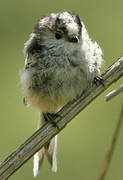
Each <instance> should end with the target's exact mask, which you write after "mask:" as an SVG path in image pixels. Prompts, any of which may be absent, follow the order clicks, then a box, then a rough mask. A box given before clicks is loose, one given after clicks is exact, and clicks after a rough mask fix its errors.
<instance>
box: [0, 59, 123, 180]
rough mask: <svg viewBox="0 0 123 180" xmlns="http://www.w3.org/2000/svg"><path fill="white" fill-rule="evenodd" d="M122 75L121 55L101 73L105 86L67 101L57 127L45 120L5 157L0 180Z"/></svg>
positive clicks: (92, 88)
mask: <svg viewBox="0 0 123 180" xmlns="http://www.w3.org/2000/svg"><path fill="white" fill-rule="evenodd" d="M121 76H123V57H121V58H119V59H118V60H117V61H116V62H114V64H113V65H112V66H111V67H109V68H108V69H107V71H106V72H105V73H104V74H103V75H102V78H103V79H104V82H103V83H104V84H105V87H104V86H103V85H102V84H98V85H97V86H96V85H94V86H93V87H90V88H89V89H88V90H87V91H86V92H85V93H84V94H82V96H81V97H79V98H78V99H76V100H74V101H73V102H71V103H68V104H67V105H66V106H65V107H64V108H63V109H61V110H60V111H59V115H60V116H58V117H56V118H55V119H54V120H55V121H56V123H57V126H58V127H59V128H56V127H54V126H53V125H52V124H51V123H50V122H47V123H46V124H44V126H42V127H41V128H40V129H39V130H38V131H36V132H35V133H34V134H33V135H32V136H31V137H30V138H29V139H28V140H27V141H26V142H24V144H22V145H21V146H20V147H19V148H18V149H17V150H16V151H15V152H13V153H12V154H11V155H10V156H9V157H7V158H6V159H5V160H4V161H3V163H1V165H0V180H6V179H8V177H10V176H11V175H12V174H13V173H14V172H15V171H16V170H17V169H19V168H20V167H21V166H22V165H23V164H24V163H25V162H26V161H27V160H28V159H29V158H31V157H32V156H33V154H34V153H35V152H37V151H38V150H39V149H40V148H41V147H43V146H44V144H46V143H47V142H48V141H49V140H50V139H51V138H52V137H53V136H55V135H56V134H58V133H59V132H60V131H61V130H62V129H63V128H64V127H65V126H66V125H67V123H69V122H70V121H71V119H72V118H74V117H75V116H76V115H77V114H78V113H79V112H80V111H82V110H83V109H84V108H85V107H86V106H87V105H88V104H89V103H91V102H92V101H93V100H94V99H95V98H96V97H97V96H99V95H100V94H101V93H102V92H103V91H105V89H107V88H108V87H109V86H110V85H111V84H112V83H113V82H115V81H117V80H118V79H119V78H120V77H121Z"/></svg>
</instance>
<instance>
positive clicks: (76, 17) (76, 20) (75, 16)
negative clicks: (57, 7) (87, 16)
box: [68, 12, 82, 36]
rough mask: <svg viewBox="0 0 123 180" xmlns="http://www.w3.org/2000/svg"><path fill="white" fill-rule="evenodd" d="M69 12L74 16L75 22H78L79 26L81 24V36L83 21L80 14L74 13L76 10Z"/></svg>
mask: <svg viewBox="0 0 123 180" xmlns="http://www.w3.org/2000/svg"><path fill="white" fill-rule="evenodd" d="M68 13H69V14H70V15H71V16H72V17H73V18H74V21H75V23H77V24H78V26H79V35H80V36H81V32H82V23H81V19H80V17H79V15H78V14H76V13H74V12H68Z"/></svg>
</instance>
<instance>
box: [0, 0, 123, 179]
mask: <svg viewBox="0 0 123 180" xmlns="http://www.w3.org/2000/svg"><path fill="white" fill-rule="evenodd" d="M63 10H70V11H74V12H77V13H78V14H79V15H80V16H81V17H82V19H83V21H84V22H85V24H86V27H87V29H88V31H89V34H90V36H91V37H92V39H93V40H96V41H97V42H98V43H99V44H100V46H101V47H102V49H103V52H104V59H105V63H104V64H103V68H102V72H104V70H105V69H106V68H107V67H108V66H109V65H110V64H112V63H113V61H114V60H115V59H116V58H117V57H119V56H120V55H122V54H123V1H122V0H118V1H116V0H108V1H107V0H103V1H101V0H100V1H99V0H92V1H90V0H75V1H72V0H62V1H58V0H52V1H49V0H45V1H41V0H40V1H39V0H36V1H26V0H21V1H17V0H11V1H7V0H4V1H3V0H1V1H0V82H1V83H0V161H2V160H3V159H4V158H5V157H6V156H8V155H9V154H10V153H12V152H13V151H14V150H15V149H16V148H17V147H18V146H19V145H20V144H21V143H23V142H24V141H25V140H26V139H27V138H28V137H29V136H31V135H32V133H33V132H34V131H35V130H36V124H37V118H38V112H37V111H36V110H35V109H32V108H26V107H24V105H23V103H22V99H23V97H22V93H21V87H20V80H19V71H20V69H22V68H23V65H24V56H23V44H24V42H25V41H26V40H27V39H28V36H29V34H30V33H31V31H32V29H33V26H34V24H35V23H36V22H37V20H38V19H39V18H40V17H41V16H42V15H45V14H48V13H50V12H59V11H63ZM121 82H122V80H120V81H119V82H117V83H116V84H114V85H113V86H112V87H110V88H109V89H108V90H107V91H106V92H105V93H103V94H102V95H101V96H100V97H98V98H97V99H96V100H95V101H94V102H93V103H91V104H90V105H89V106H88V107H87V108H86V109H85V110H84V111H83V112H82V113H80V114H79V115H78V116H77V117H76V118H75V119H74V120H73V121H72V122H71V123H70V124H69V125H68V126H67V127H66V128H65V129H64V130H63V131H62V132H61V133H60V134H59V144H58V173H56V174H54V173H52V172H51V170H50V168H49V165H48V163H47V161H46V160H45V162H44V164H43V167H42V169H41V171H40V174H39V176H38V178H37V180H39V179H47V180H52V179H53V180H56V179H59V180H63V179H71V180H74V179H77V180H80V179H81V180H96V179H97V178H98V176H99V173H100V171H101V168H102V165H103V160H104V157H105V154H106V152H107V150H108V148H109V145H110V142H111V138H112V135H113V132H114V129H115V126H116V122H117V119H118V115H119V112H120V107H121V103H122V102H123V95H122V94H121V95H119V96H118V97H116V98H114V99H113V100H112V101H111V102H105V99H104V96H105V95H106V94H107V93H108V92H109V91H110V90H112V89H114V88H115V87H118V86H119V85H120V84H121ZM122 139H123V128H122V131H121V133H120V138H119V139H118V144H117V147H116V150H115V153H114V156H113V159H112V163H111V166H110V169H109V172H108V174H107V176H106V180H122V179H123V141H122ZM32 162H33V159H30V160H29V161H28V162H27V163H26V164H25V165H24V166H23V167H22V168H21V169H19V170H18V171H17V172H16V173H15V174H14V175H13V176H12V177H10V180H22V179H24V180H33V176H32V167H33V166H32Z"/></svg>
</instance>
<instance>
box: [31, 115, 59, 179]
mask: <svg viewBox="0 0 123 180" xmlns="http://www.w3.org/2000/svg"><path fill="white" fill-rule="evenodd" d="M44 122H45V119H44V117H43V114H41V115H40V119H39V122H38V129H39V128H40V127H41V126H42V125H43V124H44ZM44 155H46V157H47V159H48V162H49V163H50V165H51V167H52V171H53V172H56V171H57V158H56V155H57V135H56V136H55V137H54V138H52V139H51V140H50V142H49V143H47V144H46V145H45V146H44V147H43V148H41V150H39V151H38V152H37V153H36V154H35V155H34V167H33V175H34V177H36V176H37V175H38V173H39V169H40V167H41V166H42V163H43V160H44Z"/></svg>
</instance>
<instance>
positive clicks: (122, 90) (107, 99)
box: [105, 84, 123, 101]
mask: <svg viewBox="0 0 123 180" xmlns="http://www.w3.org/2000/svg"><path fill="white" fill-rule="evenodd" d="M121 92H123V84H122V85H121V86H120V87H119V88H117V89H115V90H113V91H111V92H110V93H108V94H107V95H106V97H105V98H106V101H109V100H111V99H112V98H114V97H115V96H117V95H118V94H120V93H121Z"/></svg>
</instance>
